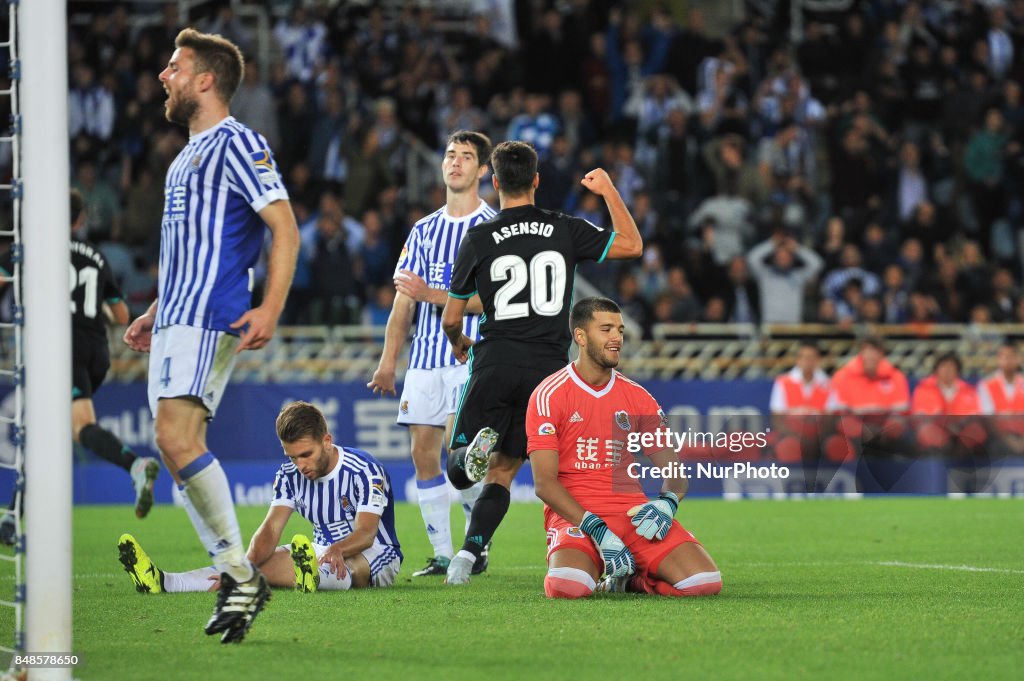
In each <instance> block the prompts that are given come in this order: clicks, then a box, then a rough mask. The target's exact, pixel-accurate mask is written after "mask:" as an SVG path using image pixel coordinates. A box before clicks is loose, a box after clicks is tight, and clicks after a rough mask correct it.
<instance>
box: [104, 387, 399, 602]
mask: <svg viewBox="0 0 1024 681" xmlns="http://www.w3.org/2000/svg"><path fill="white" fill-rule="evenodd" d="M277 436H278V438H279V439H280V440H281V447H282V448H283V449H284V454H285V456H286V457H288V462H287V463H284V464H282V465H281V468H280V470H278V472H277V476H276V477H275V478H274V496H273V499H272V500H271V502H270V510H269V511H268V512H267V517H266V519H265V520H264V521H263V524H262V525H260V527H259V529H257V530H256V533H255V534H254V535H253V537H252V541H251V542H250V543H249V560H251V561H252V562H253V564H254V565H257V566H258V567H259V570H260V572H262V573H263V575H264V577H265V578H266V579H267V581H268V582H269V583H270V585H271V586H275V587H285V588H289V589H290V588H295V589H297V590H298V591H305V592H310V591H317V590H319V591H348V590H349V589H359V588H363V587H386V586H391V585H392V584H394V582H395V577H396V576H397V575H398V570H399V568H400V567H401V564H402V551H401V548H400V547H399V544H398V535H397V534H396V533H395V500H394V495H393V493H392V491H391V479H390V477H389V476H388V474H387V471H385V470H384V467H383V466H382V465H381V464H380V462H379V461H377V460H376V459H375V458H373V456H371V455H370V454H369V453H367V452H364V451H362V450H359V449H353V448H351V447H341V446H339V445H336V444H334V441H333V439H332V437H331V434H330V433H328V432H327V421H326V420H325V419H324V415H323V413H322V412H321V411H320V410H319V409H317V408H316V407H315V406H313V405H312V404H309V403H308V402H292V403H291V404H288V405H286V406H285V407H284V409H282V410H281V413H280V414H279V415H278V417H277ZM293 512H298V513H299V515H301V516H302V517H303V518H305V519H306V520H308V521H309V522H310V523H312V525H313V528H314V534H313V541H312V542H310V541H309V539H308V538H307V537H306V536H305V535H302V534H297V535H295V536H294V537H293V538H292V542H291V544H285V545H283V546H278V541H280V539H281V534H282V533H283V532H284V529H285V526H286V525H287V524H288V519H289V518H290V517H291V515H292V513H293ZM118 549H119V554H120V560H121V565H122V566H124V569H125V571H126V572H127V573H128V575H129V577H131V579H132V582H133V583H134V585H135V589H136V590H137V591H139V592H140V593H163V592H167V593H180V592H186V591H212V590H213V589H214V588H216V585H217V584H218V581H219V577H218V575H217V571H216V570H215V569H214V568H212V567H207V568H199V569H197V570H190V571H189V572H165V571H163V570H160V569H159V568H157V567H156V566H155V565H154V564H153V561H152V560H151V559H150V558H149V556H148V555H146V552H145V551H143V550H142V547H141V546H139V543H138V542H137V541H136V540H135V538H134V537H132V536H131V535H130V534H125V535H122V536H121V539H120V540H119V541H118Z"/></svg>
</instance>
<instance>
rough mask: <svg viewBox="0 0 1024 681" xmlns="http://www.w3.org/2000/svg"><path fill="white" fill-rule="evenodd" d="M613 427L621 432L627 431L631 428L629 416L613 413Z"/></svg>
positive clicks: (619, 412) (621, 412) (624, 413)
mask: <svg viewBox="0 0 1024 681" xmlns="http://www.w3.org/2000/svg"><path fill="white" fill-rule="evenodd" d="M615 425H617V426H618V427H619V428H622V429H623V430H629V429H630V428H632V426H631V425H630V423H629V414H627V413H626V412H624V411H617V412H615Z"/></svg>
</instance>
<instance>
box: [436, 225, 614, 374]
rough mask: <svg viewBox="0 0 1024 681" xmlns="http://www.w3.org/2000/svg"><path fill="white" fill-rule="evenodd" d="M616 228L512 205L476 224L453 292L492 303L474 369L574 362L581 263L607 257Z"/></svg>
mask: <svg viewBox="0 0 1024 681" xmlns="http://www.w3.org/2000/svg"><path fill="white" fill-rule="evenodd" d="M614 240H615V233H614V232H611V231H608V230H604V229H601V228H600V227H597V226H595V225H594V224H592V223H590V222H588V221H586V220H583V219H581V218H576V217H572V216H571V215H566V214H564V213H560V212H557V211H551V210H544V209H542V208H537V207H536V206H532V205H528V206H517V207H515V208H507V209H505V210H502V211H501V212H500V213H498V214H497V215H496V216H495V217H493V218H491V219H490V220H487V221H486V222H481V223H480V224H479V225H477V226H476V227H474V228H473V229H471V230H470V231H469V232H468V233H467V234H466V238H465V239H464V240H463V242H462V247H461V248H460V249H459V254H458V256H457V257H456V259H455V271H454V273H453V274H452V285H451V288H450V290H449V295H451V296H454V297H456V298H463V299H467V298H470V297H472V295H473V294H474V293H479V294H480V300H481V302H482V303H483V307H484V316H483V321H482V322H481V325H480V334H481V336H483V339H482V340H481V341H480V342H479V343H477V344H476V345H475V346H474V347H473V348H472V351H473V354H472V362H473V368H474V369H475V368H478V367H480V366H484V365H487V364H513V365H517V366H534V365H535V362H536V360H537V359H539V358H552V359H559V360H566V359H567V357H568V353H569V344H570V342H571V335H570V332H569V311H570V310H571V309H572V292H573V282H574V277H575V274H576V265H577V263H579V262H580V261H581V260H596V261H598V262H601V261H602V260H604V258H605V256H607V255H608V249H609V248H611V245H612V241H614Z"/></svg>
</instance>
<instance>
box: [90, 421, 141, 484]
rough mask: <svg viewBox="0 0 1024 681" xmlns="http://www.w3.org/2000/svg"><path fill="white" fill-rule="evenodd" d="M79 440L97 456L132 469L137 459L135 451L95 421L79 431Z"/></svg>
mask: <svg viewBox="0 0 1024 681" xmlns="http://www.w3.org/2000/svg"><path fill="white" fill-rule="evenodd" d="M78 441H79V442H81V443H82V446H83V447H85V448H86V449H88V450H89V451H91V452H93V453H94V454H96V456H98V457H100V458H102V459H106V460H107V461H109V462H110V463H112V464H114V465H115V466H120V467H121V468H123V469H125V470H126V471H129V472H130V471H131V469H132V463H134V462H135V459H136V456H135V453H134V452H132V450H130V449H128V448H127V447H125V446H124V443H122V442H121V441H120V440H119V439H117V436H116V435H114V434H113V433H111V432H110V431H109V430H103V429H102V428H100V427H99V426H97V425H96V424H95V423H90V424H89V425H87V426H86V427H85V428H82V430H81V432H79V434H78Z"/></svg>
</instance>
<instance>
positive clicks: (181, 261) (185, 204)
mask: <svg viewBox="0 0 1024 681" xmlns="http://www.w3.org/2000/svg"><path fill="white" fill-rule="evenodd" d="M287 198H288V192H287V191H286V190H285V188H284V184H283V183H282V181H281V176H280V174H279V172H278V170H277V165H276V164H275V162H274V157H273V155H272V154H271V152H270V145H269V144H267V140H266V139H264V137H263V136H262V135H260V134H259V133H257V132H254V131H253V130H250V129H249V128H247V127H246V126H245V125H243V124H241V123H239V122H238V121H236V120H235V119H234V118H233V117H231V116H229V117H227V118H225V119H224V120H223V121H221V122H220V123H218V124H217V125H215V126H213V127H212V128H210V129H208V130H204V131H203V132H201V133H198V134H196V135H192V136H191V137H190V138H189V141H188V144H186V145H185V148H184V149H182V150H181V152H180V153H179V154H178V156H177V158H175V159H174V162H173V163H171V166H170V168H169V169H168V171H167V179H166V182H165V185H164V217H163V223H162V225H161V233H160V281H159V292H158V300H159V303H158V306H157V318H156V327H157V328H162V327H166V326H172V325H175V324H183V325H187V326H196V327H201V328H205V329H215V330H218V331H225V332H227V333H232V334H237V333H238V331H237V330H234V329H231V328H230V327H229V325H230V324H231V323H232V322H234V321H235V320H237V319H238V318H239V317H241V316H242V315H243V314H244V313H245V311H246V310H248V309H249V304H250V299H251V292H252V267H253V266H254V265H255V264H256V260H257V258H258V257H259V253H260V249H261V247H262V245H263V238H264V230H265V229H266V226H265V224H264V222H263V220H261V219H260V217H259V215H258V212H259V211H261V210H263V208H265V207H266V206H268V205H269V204H271V203H273V202H274V201H277V200H279V199H287Z"/></svg>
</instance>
